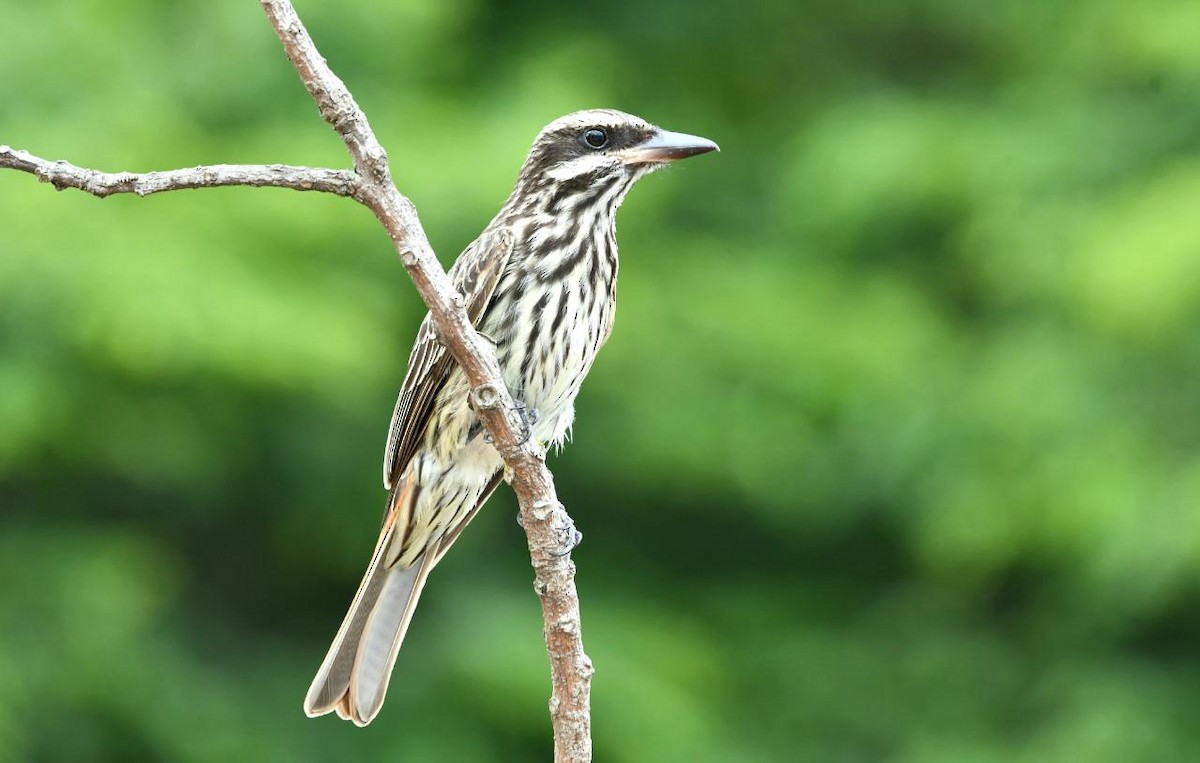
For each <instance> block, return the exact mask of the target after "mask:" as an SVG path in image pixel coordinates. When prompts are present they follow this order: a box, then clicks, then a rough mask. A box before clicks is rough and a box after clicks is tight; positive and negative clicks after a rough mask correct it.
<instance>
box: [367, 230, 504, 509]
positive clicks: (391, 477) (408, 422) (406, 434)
mask: <svg viewBox="0 0 1200 763" xmlns="http://www.w3.org/2000/svg"><path fill="white" fill-rule="evenodd" d="M512 250H513V238H512V234H511V233H510V232H509V231H508V229H507V228H499V229H495V230H493V229H489V230H486V231H484V232H483V234H482V235H481V236H480V237H479V238H477V239H475V241H474V242H472V244H471V245H470V246H468V247H467V248H466V249H465V250H464V251H463V253H462V254H461V255H459V257H458V260H456V261H455V263H454V267H452V268H450V280H451V282H452V283H453V284H454V288H455V289H457V290H458V292H459V293H460V294H462V295H463V299H464V302H465V307H466V310H467V317H468V318H469V319H470V320H471V323H472V324H473V325H476V326H478V325H479V321H480V319H481V318H482V317H483V314H484V312H485V311H486V310H487V306H488V305H489V304H491V301H492V295H494V294H495V293H496V285H497V284H499V283H500V277H501V276H502V275H503V274H504V271H505V269H506V268H507V267H508V262H509V259H510V257H511V256H512ZM453 367H454V358H452V357H451V356H450V353H448V352H446V348H445V347H443V346H442V344H441V342H439V341H438V338H437V331H435V330H434V328H433V321H432V320H431V319H430V316H428V315H426V316H425V320H424V321H422V322H421V328H420V329H419V330H418V331H417V339H416V342H415V343H414V344H413V349H412V354H411V355H410V356H409V358H408V371H407V372H406V373H405V375H404V384H403V386H401V388H400V396H399V398H397V400H396V408H395V410H394V411H393V412H392V423H391V426H390V427H389V428H388V439H387V447H386V449H385V450H384V454H383V484H384V487H387V488H389V489H390V488H391V487H392V486H393V485H394V484H395V483H396V480H397V479H398V478H399V476H400V474H401V472H403V471H404V468H405V467H406V466H408V462H409V461H410V460H411V459H412V457H413V454H414V453H415V452H416V450H417V446H418V445H419V443H420V442H421V438H422V436H424V434H425V426H426V424H428V422H429V414H430V411H432V410H433V403H434V400H435V399H436V398H437V395H438V392H440V391H441V389H442V387H443V386H444V385H445V384H446V379H448V378H449V377H450V371H451V370H452V369H453Z"/></svg>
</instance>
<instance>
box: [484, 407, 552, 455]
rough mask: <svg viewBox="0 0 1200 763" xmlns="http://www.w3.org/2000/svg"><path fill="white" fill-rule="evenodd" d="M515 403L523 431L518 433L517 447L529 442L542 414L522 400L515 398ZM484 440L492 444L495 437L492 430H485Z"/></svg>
mask: <svg viewBox="0 0 1200 763" xmlns="http://www.w3.org/2000/svg"><path fill="white" fill-rule="evenodd" d="M513 404H514V405H515V406H516V408H517V415H518V416H520V417H521V431H520V432H519V433H518V434H517V447H520V446H522V445H524V444H525V443H527V442H529V438H530V437H532V436H533V425H534V424H536V423H537V422H538V418H540V416H539V414H538V410H537V408H530V407H528V406H526V405H525V403H523V402H521V401H520V400H516V399H514V400H513ZM483 441H484V442H486V443H487V444H488V445H492V444H493V443H494V442H495V438H493V437H492V434H491V432H484V433H483Z"/></svg>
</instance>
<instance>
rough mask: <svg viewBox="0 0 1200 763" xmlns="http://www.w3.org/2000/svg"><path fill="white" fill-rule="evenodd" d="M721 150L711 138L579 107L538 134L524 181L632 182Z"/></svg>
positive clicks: (569, 183)
mask: <svg viewBox="0 0 1200 763" xmlns="http://www.w3.org/2000/svg"><path fill="white" fill-rule="evenodd" d="M717 150H719V149H718V147H717V144H716V143H713V142H712V141H711V140H708V139H707V138H700V137H697V136H695V135H685V134H684V133H678V132H670V131H668V130H664V129H662V128H661V127H655V126H654V125H652V124H650V123H649V122H647V121H645V120H643V119H640V118H638V117H635V116H633V115H632V114H626V113H625V112H622V111H614V110H612V109H592V110H588V111H576V112H575V113H573V114H568V115H566V116H565V117H560V118H559V119H556V120H554V121H553V122H551V123H550V124H548V125H546V127H545V128H544V129H543V130H542V131H541V133H540V134H538V136H537V140H535V141H534V142H533V148H532V149H530V151H529V157H528V158H527V159H526V160H525V166H524V167H522V169H521V185H525V186H526V187H527V188H528V187H529V186H533V187H535V188H545V187H546V186H568V187H575V188H579V189H581V190H582V189H583V188H586V187H590V186H592V185H594V184H596V183H598V182H601V181H604V180H608V179H612V180H619V179H621V178H625V179H627V180H629V181H630V182H632V181H633V180H636V179H637V178H638V177H640V176H641V175H644V174H646V173H648V172H652V171H654V170H656V169H659V168H661V167H664V166H666V165H667V164H668V163H669V162H672V161H674V160H676V159H683V158H686V157H689V156H695V155H697V154H704V153H707V152H709V151H717ZM621 185H625V186H626V187H627V184H624V183H622V184H621Z"/></svg>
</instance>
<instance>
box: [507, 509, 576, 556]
mask: <svg viewBox="0 0 1200 763" xmlns="http://www.w3.org/2000/svg"><path fill="white" fill-rule="evenodd" d="M562 513H563V514H564V516H567V515H566V512H562ZM517 526H518V527H520V528H521V529H522V530H524V529H525V518H524V517H522V516H521V512H520V511H517ZM558 532H559V534H560V535H562V536H563V541H562V543H561V544H560V545H559V547H558V548H556V549H554V550H553V551H551V552H550V555H551V556H554V557H556V558H557V557H563V556H566V555H567V554H569V553H571V552H572V551H574V550H575V549H576V548H578V547H579V544H580V543H583V533H582V532H580V531H579V528H577V527H576V526H575V520H573V519H571V517H570V516H567V521H566V526H563V527H559V528H558Z"/></svg>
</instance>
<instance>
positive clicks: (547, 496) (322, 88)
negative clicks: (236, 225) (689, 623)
mask: <svg viewBox="0 0 1200 763" xmlns="http://www.w3.org/2000/svg"><path fill="white" fill-rule="evenodd" d="M260 2H261V3H262V6H263V10H264V11H266V14H267V17H268V18H269V19H270V21H271V24H272V26H274V27H275V31H276V33H277V34H278V35H279V39H280V40H281V41H282V42H283V48H284V51H285V52H286V53H287V56H288V58H289V59H290V60H291V62H292V65H293V66H295V68H296V71H297V73H299V75H300V79H301V80H303V82H304V86H305V87H306V88H307V89H308V92H309V94H310V95H311V96H312V97H313V100H315V101H316V103H317V108H318V109H319V110H320V112H321V117H322V118H323V119H324V120H325V121H326V122H328V123H329V124H330V125H331V126H332V127H333V129H334V130H336V131H337V133H338V135H340V136H341V137H342V141H343V142H344V143H345V144H346V148H347V150H349V152H350V156H351V158H352V159H353V161H354V168H355V170H357V171H358V174H359V176H360V178H361V179H362V185H361V187H360V188H359V191H358V194H357V195H356V198H357V199H358V200H359V201H360V202H362V203H363V204H365V205H366V206H367V207H369V208H370V209H371V211H372V212H374V213H375V216H376V217H377V218H378V219H379V222H380V223H381V224H382V225H383V227H384V229H385V230H387V232H388V235H389V236H390V237H391V239H392V242H393V244H394V245H395V247H396V252H397V253H398V254H399V255H400V261H401V262H402V263H403V264H404V268H405V269H406V270H407V271H408V274H409V276H410V277H411V278H412V280H413V283H414V284H415V285H416V287H417V291H419V292H420V294H421V298H422V299H424V300H425V304H427V305H428V306H429V311H430V313H431V314H432V316H433V322H434V325H435V326H436V327H437V330H438V333H439V336H440V338H441V340H442V342H443V343H444V344H445V345H446V348H447V349H448V350H449V351H450V353H451V355H453V356H454V359H455V360H456V361H457V362H458V364H459V366H460V367H462V369H463V373H464V374H465V375H466V377H467V380H468V381H469V382H470V384H471V387H472V388H473V392H472V399H473V401H475V408H476V411H477V413H478V414H479V417H480V418H481V419H482V420H483V422H484V425H485V426H486V427H487V429H488V431H489V432H490V433H491V435H492V437H493V440H494V442H495V445H496V448H497V450H499V451H500V455H501V456H502V457H503V458H504V463H505V465H506V466H507V475H508V478H509V482H510V483H511V484H512V487H513V491H514V492H515V493H516V495H517V499H518V501H519V503H520V506H521V519H522V524H523V525H524V527H525V532H526V535H527V537H528V541H529V553H530V557H531V559H532V562H533V567H534V578H535V580H534V588H535V590H536V591H537V593H538V596H539V598H540V599H541V602H542V616H543V620H544V622H545V628H544V636H545V639H546V649H547V652H548V653H549V656H550V673H551V680H552V683H553V695H552V696H551V698H550V715H551V720H552V722H553V725H554V757H555V760H556V761H572V762H574V761H590V760H591V757H592V742H591V711H590V691H591V677H592V672H593V670H592V662H591V660H590V659H589V658H588V656H587V655H586V654H585V653H584V651H583V639H582V635H581V625H580V614H579V594H578V592H577V591H576V589H575V578H574V576H575V565H574V564H573V563H572V562H571V558H570V554H569V553H562V551H561V549H562V548H564V546H565V547H568V548H569V544H570V541H571V540H572V538H573V536H574V534H575V529H574V524H573V523H572V522H571V518H570V516H568V515H567V513H566V511H565V509H563V507H562V504H560V503H559V502H558V498H557V496H556V494H555V491H554V479H553V477H552V476H551V474H550V470H549V469H547V468H546V463H545V452H544V451H543V450H542V449H541V448H540V447H539V446H538V445H537V444H536V443H533V442H524V441H522V440H521V438H520V437H519V436H518V434H517V432H519V431H520V429H521V419H520V415H519V413H518V412H517V408H516V406H515V405H514V404H513V399H512V396H511V395H510V394H509V392H508V389H507V388H506V387H505V385H504V381H503V377H502V376H501V373H500V365H499V363H498V362H497V361H496V355H495V352H494V351H493V350H492V347H491V346H490V345H489V344H487V343H486V342H484V341H483V340H482V339H481V338H480V336H479V334H477V333H476V332H475V329H474V327H472V326H471V323H470V321H469V320H468V318H467V314H466V311H465V310H464V309H463V306H462V298H461V296H460V295H458V294H456V293H455V291H454V289H453V287H452V286H451V284H450V280H449V278H448V277H447V276H446V272H445V271H444V270H443V269H442V267H441V265H440V264H438V261H437V259H436V257H434V254H433V249H432V247H430V245H429V239H428V238H427V237H426V235H425V231H424V229H423V228H422V227H421V222H420V220H419V219H418V218H417V210H416V207H415V206H413V204H412V202H411V201H409V200H408V199H407V198H405V197H404V196H403V195H402V194H401V193H400V192H399V191H398V190H397V189H396V186H395V184H394V183H393V182H392V177H391V171H390V169H389V167H388V161H387V153H386V152H385V151H384V150H383V147H382V146H381V145H380V144H379V141H378V140H377V139H376V137H375V134H374V133H373V132H372V131H371V127H370V125H369V124H368V123H367V117H366V115H365V114H364V113H363V111H362V109H361V108H359V106H358V104H357V103H356V102H355V100H354V97H353V96H352V95H351V94H350V91H349V90H348V89H347V88H346V85H345V84H344V83H343V82H342V80H341V79H339V78H338V76H337V75H336V74H334V73H333V71H332V70H331V69H330V68H329V64H328V63H326V61H325V59H324V58H323V57H322V56H321V54H320V53H319V52H318V51H317V48H316V45H315V44H314V43H313V41H312V38H311V37H310V36H309V34H308V30H307V29H305V28H304V24H303V23H302V22H301V21H300V18H299V16H297V15H296V11H295V9H294V8H293V7H292V4H291V3H290V2H289V1H288V0H260Z"/></svg>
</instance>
